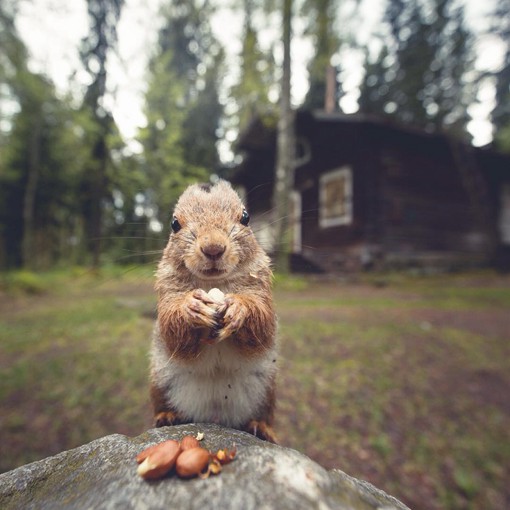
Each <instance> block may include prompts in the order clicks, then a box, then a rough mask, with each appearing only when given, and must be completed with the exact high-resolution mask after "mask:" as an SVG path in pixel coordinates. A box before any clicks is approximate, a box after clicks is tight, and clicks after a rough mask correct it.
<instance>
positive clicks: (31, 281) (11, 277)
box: [0, 271, 47, 294]
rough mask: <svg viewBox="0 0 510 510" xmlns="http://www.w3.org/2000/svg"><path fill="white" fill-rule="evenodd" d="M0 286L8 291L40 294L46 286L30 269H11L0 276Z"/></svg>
mask: <svg viewBox="0 0 510 510" xmlns="http://www.w3.org/2000/svg"><path fill="white" fill-rule="evenodd" d="M0 288H2V289H3V290H5V291H7V292H9V293H11V294H12V293H14V294H16V293H19V292H21V293H25V294H42V293H43V292H45V291H46V289H47V287H46V285H45V283H44V281H43V279H42V278H41V277H40V276H39V275H37V274H36V273H33V272H31V271H11V272H9V273H6V274H4V275H2V277H1V278H0Z"/></svg>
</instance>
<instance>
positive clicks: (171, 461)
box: [136, 439, 181, 480]
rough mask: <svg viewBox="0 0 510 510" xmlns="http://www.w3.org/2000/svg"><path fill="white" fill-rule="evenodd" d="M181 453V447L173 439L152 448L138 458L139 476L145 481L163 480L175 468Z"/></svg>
mask: <svg viewBox="0 0 510 510" xmlns="http://www.w3.org/2000/svg"><path fill="white" fill-rule="evenodd" d="M180 453H181V445H180V444H179V443H178V442H177V441H174V440H173V439H169V440H168V441H165V442H163V443H160V444H157V445H154V446H150V447H149V448H147V449H145V450H144V451H143V452H141V453H139V454H138V455H137V457H136V460H137V462H138V463H139V464H140V465H139V466H138V474H139V475H140V476H141V477H142V478H143V479H145V480H155V479H157V478H161V477H163V476H165V475H166V474H167V473H168V472H169V471H170V470H171V469H172V468H173V467H174V465H175V462H176V460H177V458H178V457H179V454H180Z"/></svg>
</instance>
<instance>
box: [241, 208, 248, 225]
mask: <svg viewBox="0 0 510 510" xmlns="http://www.w3.org/2000/svg"><path fill="white" fill-rule="evenodd" d="M240 221H241V224H242V225H244V226H246V225H248V223H250V215H249V214H248V211H247V210H246V209H244V211H243V215H242V216H241V220H240Z"/></svg>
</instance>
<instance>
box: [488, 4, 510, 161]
mask: <svg viewBox="0 0 510 510" xmlns="http://www.w3.org/2000/svg"><path fill="white" fill-rule="evenodd" d="M492 31H493V32H494V33H495V34H496V35H497V36H498V37H499V39H500V41H501V42H502V43H503V47H504V53H503V62H502V65H501V67H500V68H499V69H498V70H497V71H496V73H495V74H494V78H495V83H496V97H495V100H496V101H495V102H496V104H495V106H494V109H493V110H492V113H491V120H492V123H493V125H494V129H495V136H494V138H495V143H496V145H497V146H498V147H500V148H501V149H503V150H505V151H507V152H510V3H509V2H508V0H499V2H498V3H497V6H496V9H495V12H494V15H493V26H492Z"/></svg>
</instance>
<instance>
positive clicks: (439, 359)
mask: <svg viewBox="0 0 510 510" xmlns="http://www.w3.org/2000/svg"><path fill="white" fill-rule="evenodd" d="M152 273H153V269H152V268H149V269H147V268H146V269H139V268H130V269H129V270H128V271H126V269H119V268H116V267H111V268H107V269H106V270H102V271H100V272H99V273H91V272H89V271H86V270H83V269H81V268H75V269H73V270H60V271H54V272H52V273H45V274H41V275H36V279H37V281H38V282H39V284H40V285H39V287H40V289H41V290H39V291H38V292H37V293H33V292H32V291H31V290H28V289H27V288H26V285H25V283H22V284H19V283H18V284H12V283H10V284H9V285H7V284H5V282H6V281H7V280H9V281H11V282H12V281H13V280H14V281H18V282H19V281H22V282H26V281H31V278H32V277H31V276H28V277H27V276H26V275H23V276H22V277H21V280H20V278H19V275H15V276H14V277H13V275H10V274H9V275H3V276H2V277H0V282H4V283H0V336H1V339H0V360H1V361H0V381H1V383H0V399H1V402H2V409H1V410H0V411H1V412H0V434H1V437H2V444H3V447H2V451H3V454H2V456H1V457H0V470H7V469H11V468H13V467H15V466H18V465H21V464H23V463H26V462H30V461H32V460H35V459H38V458H42V457H44V456H47V455H51V454H54V453H57V452H59V451H61V450H64V449H68V448H71V447H74V446H77V445H79V444H82V443H84V442H87V441H90V440H92V439H94V438H97V437H100V436H102V435H106V434H111V433H116V432H119V433H124V434H128V435H136V434H139V433H141V432H142V431H143V430H144V429H145V428H147V427H148V426H149V425H150V410H149V405H148V383H147V372H148V358H147V351H148V347H149V342H150V335H151V329H152V320H151V319H150V315H151V312H152V311H153V309H154V305H155V297H154V291H153V289H152ZM275 297H276V302H277V309H278V314H279V317H280V341H281V351H282V357H281V363H280V364H281V373H280V376H279V387H278V408H277V422H276V429H277V432H278V434H279V437H280V440H281V442H282V443H283V444H284V445H288V446H290V447H292V448H296V449H298V450H301V451H303V452H304V453H306V454H307V455H309V456H310V457H312V458H313V459H315V460H317V461H318V462H320V463H321V464H323V465H324V466H326V467H328V468H333V467H337V468H340V469H342V470H344V471H346V472H348V473H349V474H351V475H354V476H357V477H359V478H362V479H366V480H369V481H371V482H372V483H374V484H376V485H377V486H379V487H380V488H382V489H384V490H386V491H387V492H389V493H391V494H392V495H394V496H396V497H398V498H400V499H402V500H403V501H404V502H406V503H407V504H408V505H409V506H410V507H411V508H414V509H415V510H416V509H420V508H422V509H426V510H435V509H452V510H453V509H480V510H482V509H486V508H491V509H496V510H499V509H501V510H503V509H504V508H505V507H506V503H507V501H508V499H509V498H510V489H509V488H508V484H507V481H508V479H510V436H509V434H508V430H510V402H509V397H508V395H509V394H510V376H509V375H508V374H509V365H510V362H509V359H510V344H509V342H508V340H509V336H510V333H509V332H510V317H509V315H510V314H508V309H509V305H510V278H508V277H502V276H500V275H496V274H492V273H479V274H469V275H450V276H446V277H445V276H438V275H435V276H430V277H423V276H421V277H410V276H403V275H399V274H393V275H382V276H381V275H378V276H376V277H372V276H370V277H362V278H360V279H358V281H357V282H356V283H341V282H334V281H333V280H331V281H315V280H313V279H310V280H308V279H304V278H293V277H285V278H282V277H280V276H278V277H277V278H276V282H275Z"/></svg>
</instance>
